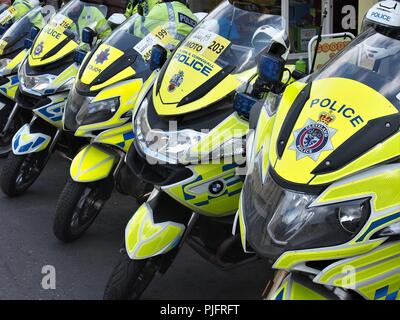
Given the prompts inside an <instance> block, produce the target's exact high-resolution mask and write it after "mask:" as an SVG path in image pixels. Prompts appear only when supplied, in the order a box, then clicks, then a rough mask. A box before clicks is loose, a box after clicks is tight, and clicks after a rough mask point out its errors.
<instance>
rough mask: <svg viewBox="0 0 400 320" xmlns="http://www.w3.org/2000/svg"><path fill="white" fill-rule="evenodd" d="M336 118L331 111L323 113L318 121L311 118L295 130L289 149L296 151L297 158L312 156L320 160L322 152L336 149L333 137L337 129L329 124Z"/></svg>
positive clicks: (315, 159) (313, 158)
mask: <svg viewBox="0 0 400 320" xmlns="http://www.w3.org/2000/svg"><path fill="white" fill-rule="evenodd" d="M335 119H336V118H335V116H334V115H332V114H330V113H322V114H321V115H320V117H319V120H318V121H317V122H316V121H314V120H311V119H309V120H308V121H307V123H306V125H305V127H304V128H302V129H299V130H296V131H295V132H294V142H293V144H292V145H291V146H290V148H289V150H294V151H296V158H297V160H301V159H303V158H305V157H310V158H311V159H312V160H314V161H318V159H319V157H320V155H321V153H322V152H324V151H330V150H333V149H334V148H333V145H332V137H333V136H334V135H335V134H336V132H337V130H336V129H333V128H330V127H329V124H330V123H331V122H333V121H335Z"/></svg>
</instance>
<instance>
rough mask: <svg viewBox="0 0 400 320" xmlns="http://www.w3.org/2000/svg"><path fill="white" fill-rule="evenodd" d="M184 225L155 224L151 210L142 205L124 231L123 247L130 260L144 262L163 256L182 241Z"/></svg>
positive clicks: (173, 223) (147, 205) (149, 207)
mask: <svg viewBox="0 0 400 320" xmlns="http://www.w3.org/2000/svg"><path fill="white" fill-rule="evenodd" d="M185 229H186V227H185V225H183V224H180V223H175V222H162V223H156V222H155V221H154V217H153V209H152V208H151V206H150V205H149V204H148V203H145V204H143V205H142V206H141V207H140V208H139V209H138V210H137V211H136V213H135V215H134V216H133V218H132V219H131V220H130V221H129V223H128V225H127V227H126V229H125V246H126V251H127V253H128V255H129V257H130V258H131V259H132V260H144V259H148V258H151V257H155V256H158V255H162V254H165V253H167V252H169V251H171V250H172V249H173V248H175V247H176V246H177V245H178V244H179V243H180V240H181V239H182V236H183V233H184V232H185Z"/></svg>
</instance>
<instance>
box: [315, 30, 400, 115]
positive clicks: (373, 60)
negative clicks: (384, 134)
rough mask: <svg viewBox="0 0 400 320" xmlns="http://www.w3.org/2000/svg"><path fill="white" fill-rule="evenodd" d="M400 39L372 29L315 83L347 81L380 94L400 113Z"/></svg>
mask: <svg viewBox="0 0 400 320" xmlns="http://www.w3.org/2000/svg"><path fill="white" fill-rule="evenodd" d="M399 63H400V39H397V38H392V37H389V36H387V35H384V34H382V33H379V32H377V31H376V30H375V29H373V28H371V29H368V30H366V31H365V32H364V33H363V34H362V35H361V36H359V37H358V38H357V39H355V40H354V41H353V42H352V43H350V45H349V46H348V47H347V48H346V49H345V50H344V51H343V52H342V53H341V54H340V55H338V56H336V57H335V58H334V59H333V60H332V61H331V62H329V63H328V64H327V65H326V66H325V68H323V69H322V70H320V71H318V72H317V73H316V74H315V75H314V76H313V77H312V80H313V81H315V80H320V79H326V78H346V79H351V80H355V81H358V82H361V83H363V84H365V85H367V86H369V87H371V88H372V89H374V90H376V91H378V92H380V93H381V94H382V95H383V96H385V97H386V98H387V99H388V100H389V101H390V102H392V103H393V104H394V105H395V106H396V108H397V109H399V110H400V88H399V86H398V83H399V81H400V72H399V70H398V68H396V67H395V66H398V65H399Z"/></svg>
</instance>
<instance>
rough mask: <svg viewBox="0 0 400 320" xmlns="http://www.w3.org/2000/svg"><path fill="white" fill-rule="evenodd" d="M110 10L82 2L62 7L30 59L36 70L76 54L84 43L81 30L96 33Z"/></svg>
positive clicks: (38, 42)
mask: <svg viewBox="0 0 400 320" xmlns="http://www.w3.org/2000/svg"><path fill="white" fill-rule="evenodd" d="M107 11H108V8H107V6H105V5H97V4H93V3H90V2H85V1H81V0H73V1H71V2H69V3H68V4H67V5H66V6H65V7H63V8H62V9H61V10H60V11H59V12H58V13H57V14H56V15H55V16H54V17H53V18H52V19H51V20H50V22H49V23H48V24H47V25H46V26H45V27H44V28H43V30H42V31H41V32H40V34H39V36H38V37H37V38H36V40H35V43H34V45H33V47H32V50H31V53H30V55H29V64H30V65H31V66H33V67H35V66H41V65H44V64H48V63H52V62H54V61H56V60H59V59H61V58H63V57H64V56H66V55H68V54H70V53H71V52H73V51H74V50H75V49H76V48H77V46H78V44H79V42H80V39H81V36H82V30H83V29H84V28H85V27H89V28H91V29H93V30H97V28H96V27H97V26H98V23H99V22H100V19H103V18H104V19H105V18H106V16H107Z"/></svg>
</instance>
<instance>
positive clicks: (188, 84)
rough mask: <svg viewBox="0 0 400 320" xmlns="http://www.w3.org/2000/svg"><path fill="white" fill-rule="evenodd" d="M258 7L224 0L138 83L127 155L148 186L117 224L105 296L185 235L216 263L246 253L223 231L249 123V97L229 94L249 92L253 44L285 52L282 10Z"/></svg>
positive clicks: (141, 281)
mask: <svg viewBox="0 0 400 320" xmlns="http://www.w3.org/2000/svg"><path fill="white" fill-rule="evenodd" d="M261 9H263V8H260V7H258V6H256V5H255V4H254V3H253V2H249V1H246V2H240V3H239V2H234V1H233V2H232V1H224V2H223V3H222V4H220V5H219V6H218V7H217V8H216V9H215V10H214V11H212V12H211V13H210V14H209V15H208V16H207V17H206V18H205V19H204V20H203V21H202V22H201V23H199V25H198V26H197V27H196V28H195V29H194V31H193V32H192V33H191V34H190V35H189V36H188V37H187V39H186V40H185V41H184V42H183V43H182V45H181V46H180V47H179V48H178V49H177V50H176V51H175V53H174V54H173V55H172V56H171V57H170V59H169V60H168V62H167V63H166V64H165V66H164V67H163V68H162V69H161V71H160V74H159V76H158V77H157V78H156V79H153V80H152V81H151V82H148V83H147V84H146V85H145V86H144V87H143V89H142V91H141V93H140V97H139V98H138V102H137V106H138V109H137V111H136V113H135V115H134V117H133V127H134V130H135V141H134V142H133V144H132V146H131V148H130V150H129V152H128V155H127V158H126V163H127V166H128V167H129V168H130V169H131V171H132V172H133V173H134V174H135V175H137V176H138V177H139V178H140V179H141V180H143V181H145V182H148V183H150V184H152V185H155V186H156V187H155V189H154V190H153V192H152V194H151V195H150V197H149V199H148V201H147V202H146V203H144V204H143V205H142V206H141V207H140V208H139V209H138V210H137V211H136V213H135V214H134V216H133V217H132V219H131V220H130V221H129V223H128V225H127V227H126V230H125V248H124V249H122V250H121V252H122V255H121V259H120V261H119V262H118V264H117V265H116V266H115V268H114V270H113V272H112V274H111V276H110V278H109V281H108V283H107V286H106V289H105V294H104V298H105V299H128V298H131V299H137V298H139V297H140V296H141V294H142V293H143V292H144V290H145V289H146V287H147V286H148V285H149V283H150V282H151V281H152V279H153V277H154V276H155V274H156V273H157V272H159V273H161V274H163V273H165V272H166V271H167V270H168V268H169V266H170V265H171V264H172V262H173V260H174V258H175V256H176V255H177V253H178V252H179V249H180V248H181V247H182V245H183V244H184V243H188V244H189V245H190V246H191V247H192V248H193V249H194V250H195V251H196V252H197V253H199V254H200V255H201V256H202V257H203V258H205V259H207V260H208V261H210V262H212V263H214V264H215V265H217V266H218V267H220V268H222V269H229V268H233V267H238V266H241V265H243V264H244V263H247V262H249V261H253V260H254V257H253V256H247V255H246V256H245V255H244V254H243V250H242V248H241V245H240V238H239V237H237V236H236V237H232V235H231V229H232V224H233V218H234V214H235V212H236V211H237V207H238V200H239V194H240V192H241V189H242V184H243V181H242V179H241V177H240V176H239V175H237V174H236V170H237V169H240V166H241V165H243V164H244V162H245V139H244V138H245V137H246V134H247V132H248V130H249V126H248V121H247V116H248V114H246V105H247V103H248V100H244V102H243V103H238V104H237V105H238V106H239V107H238V108H237V111H236V110H234V109H233V107H232V104H233V97H234V96H235V92H236V91H238V92H249V93H250V92H253V91H254V98H252V99H251V102H254V101H256V97H257V95H258V94H256V93H257V92H255V91H259V90H255V89H256V88H258V87H263V86H262V85H260V83H259V82H258V81H257V80H256V76H257V59H258V56H259V55H260V53H261V52H263V51H264V50H271V48H273V47H274V48H275V47H276V48H279V49H280V50H279V55H280V56H283V57H285V58H286V57H287V54H288V46H287V37H286V33H285V25H286V24H285V21H284V19H283V18H282V17H280V16H275V15H270V14H264V13H262V12H260V10H261ZM278 44H279V45H278ZM156 52H157V51H156V49H153V52H152V53H153V54H154V55H156V56H157V54H156Z"/></svg>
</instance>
